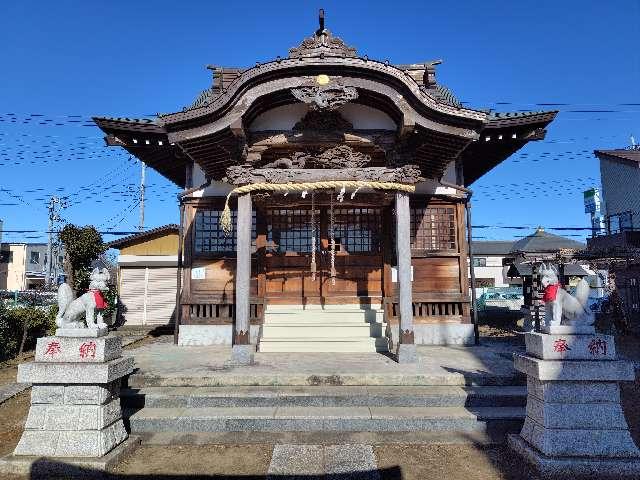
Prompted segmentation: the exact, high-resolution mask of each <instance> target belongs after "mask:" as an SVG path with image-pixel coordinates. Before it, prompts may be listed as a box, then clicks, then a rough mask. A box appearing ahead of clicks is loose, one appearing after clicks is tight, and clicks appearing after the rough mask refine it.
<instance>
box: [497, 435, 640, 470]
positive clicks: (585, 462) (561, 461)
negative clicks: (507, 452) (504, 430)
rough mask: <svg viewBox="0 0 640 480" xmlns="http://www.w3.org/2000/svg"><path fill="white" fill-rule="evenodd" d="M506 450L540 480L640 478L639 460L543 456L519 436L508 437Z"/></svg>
mask: <svg viewBox="0 0 640 480" xmlns="http://www.w3.org/2000/svg"><path fill="white" fill-rule="evenodd" d="M508 445H509V447H510V448H511V449H512V450H513V451H514V452H516V453H517V454H518V455H520V456H521V457H522V458H524V460H525V461H526V462H527V463H528V464H529V465H531V466H532V467H533V469H534V470H535V471H536V472H537V473H538V475H540V477H541V478H543V479H558V480H559V479H567V478H581V479H582V478H584V479H593V480H595V479H598V480H605V479H606V480H609V479H622V478H629V479H631V478H634V479H637V478H640V458H580V457H554V456H548V455H544V454H543V453H541V452H540V451H538V450H536V449H535V448H533V447H532V446H531V445H529V444H528V443H527V442H526V441H525V440H523V439H522V437H520V435H513V434H512V435H509V436H508Z"/></svg>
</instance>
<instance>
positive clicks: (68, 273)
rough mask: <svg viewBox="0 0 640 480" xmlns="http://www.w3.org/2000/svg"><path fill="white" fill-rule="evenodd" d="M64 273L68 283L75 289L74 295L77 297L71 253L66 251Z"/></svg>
mask: <svg viewBox="0 0 640 480" xmlns="http://www.w3.org/2000/svg"><path fill="white" fill-rule="evenodd" d="M64 273H65V274H66V279H65V283H67V284H68V285H69V286H70V287H71V290H72V291H73V297H74V298H75V297H76V286H75V278H74V276H73V266H72V265H71V259H70V258H69V254H68V253H66V252H65V254H64Z"/></svg>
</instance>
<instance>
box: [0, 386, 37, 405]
mask: <svg viewBox="0 0 640 480" xmlns="http://www.w3.org/2000/svg"><path fill="white" fill-rule="evenodd" d="M30 387H31V384H30V383H8V384H6V385H2V386H0V403H4V402H6V401H7V400H9V399H10V398H13V397H15V396H16V395H18V394H20V393H22V392H24V391H25V390H27V389H28V388H30Z"/></svg>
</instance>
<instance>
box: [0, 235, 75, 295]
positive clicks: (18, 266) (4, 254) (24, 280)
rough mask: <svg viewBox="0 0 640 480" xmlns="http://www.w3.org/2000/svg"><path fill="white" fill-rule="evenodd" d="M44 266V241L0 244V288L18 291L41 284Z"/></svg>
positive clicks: (45, 247) (45, 246) (43, 278)
mask: <svg viewBox="0 0 640 480" xmlns="http://www.w3.org/2000/svg"><path fill="white" fill-rule="evenodd" d="M59 260H60V262H59V263H60V264H61V263H62V262H61V259H59ZM46 268H47V244H46V243H2V244H0V290H11V291H15V290H18V291H20V290H30V289H33V288H37V287H39V286H43V285H44V281H45V274H46Z"/></svg>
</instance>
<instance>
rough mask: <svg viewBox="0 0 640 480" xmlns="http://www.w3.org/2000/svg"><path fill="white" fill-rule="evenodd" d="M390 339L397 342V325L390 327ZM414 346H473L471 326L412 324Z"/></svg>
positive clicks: (460, 324)
mask: <svg viewBox="0 0 640 480" xmlns="http://www.w3.org/2000/svg"><path fill="white" fill-rule="evenodd" d="M390 331H391V339H392V341H393V343H394V344H396V343H397V342H398V325H397V324H395V325H390ZM413 335H414V337H413V339H414V340H413V341H414V343H415V344H416V345H474V344H475V337H474V333H473V325H472V324H469V323H434V324H414V325H413Z"/></svg>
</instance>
